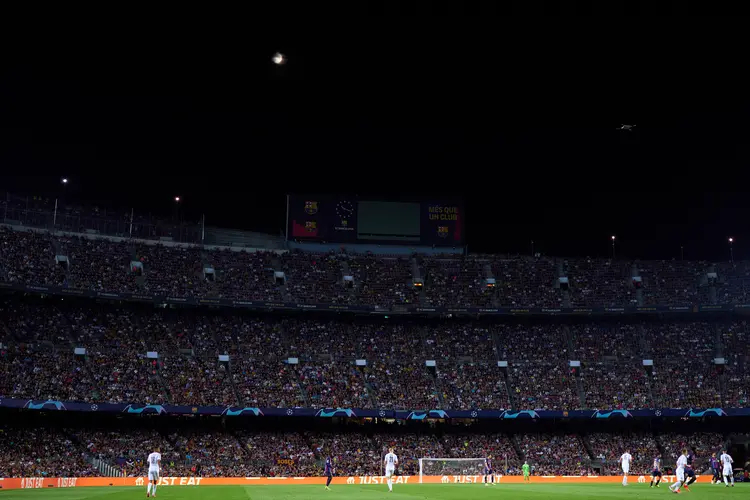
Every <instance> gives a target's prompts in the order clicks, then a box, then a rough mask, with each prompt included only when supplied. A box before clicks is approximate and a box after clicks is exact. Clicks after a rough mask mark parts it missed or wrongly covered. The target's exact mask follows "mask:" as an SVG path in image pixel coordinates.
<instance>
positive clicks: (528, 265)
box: [0, 226, 750, 308]
mask: <svg viewBox="0 0 750 500" xmlns="http://www.w3.org/2000/svg"><path fill="white" fill-rule="evenodd" d="M58 255H63V256H66V257H67V258H68V259H67V262H65V261H60V262H58V261H57V259H56V256H58ZM207 269H208V270H213V272H211V271H208V272H206V270H207ZM709 272H716V274H717V277H716V278H709V275H708V273H709ZM275 273H283V274H284V279H282V280H280V281H279V280H277V279H276V275H275ZM636 275H638V277H640V278H641V279H640V281H635V280H634V279H633V278H634V277H635V276H636ZM344 276H351V277H352V278H353V282H352V285H353V286H351V287H349V286H345V282H344ZM561 277H566V278H568V281H567V283H566V284H565V285H563V284H561V283H560V279H559V278H561ZM415 278H421V279H422V282H423V284H424V286H423V287H421V288H417V287H414V286H413V282H414V279H415ZM488 278H494V279H495V280H496V284H495V286H494V287H487V282H486V280H487V279H488ZM0 280H2V281H6V282H11V283H23V284H28V285H36V286H45V285H56V286H64V287H68V288H79V289H85V290H94V291H98V292H105V291H110V292H143V293H151V294H155V295H166V296H170V297H187V296H194V297H207V298H209V297H210V298H228V299H235V300H257V301H292V302H295V303H300V304H308V303H319V302H323V303H334V304H353V305H356V304H364V305H372V306H379V307H398V306H402V305H423V306H427V307H429V306H433V307H434V306H445V307H508V308H529V307H541V308H559V307H622V306H628V305H645V306H649V305H691V304H697V303H704V304H705V303H714V302H716V303H745V302H747V300H746V299H747V297H750V264H748V263H746V262H741V261H738V262H732V263H719V264H715V265H712V264H709V263H707V262H698V261H683V260H680V261H676V260H672V261H616V260H612V259H594V258H582V259H568V260H565V259H554V258H547V257H521V256H516V257H509V256H488V255H468V256H440V255H438V256H425V255H421V256H416V257H414V258H411V257H394V256H374V255H356V254H346V253H340V252H330V253H303V252H300V251H291V252H286V253H275V252H270V251H257V252H255V251H245V250H242V251H234V250H229V249H218V248H213V247H206V248H202V247H199V246H192V245H187V244H184V245H176V246H173V245H166V244H146V243H144V242H143V241H140V240H131V239H119V240H117V241H115V239H107V238H93V237H92V236H91V235H85V236H83V235H82V236H70V235H68V234H58V235H54V236H53V235H51V234H50V233H47V232H44V231H31V230H21V229H17V228H16V229H11V228H10V227H8V226H4V227H2V228H0ZM709 290H714V292H715V293H713V294H712V293H709Z"/></svg>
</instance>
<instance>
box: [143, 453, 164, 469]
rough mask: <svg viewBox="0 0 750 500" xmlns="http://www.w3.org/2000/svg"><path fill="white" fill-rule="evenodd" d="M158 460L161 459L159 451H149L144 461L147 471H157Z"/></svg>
mask: <svg viewBox="0 0 750 500" xmlns="http://www.w3.org/2000/svg"><path fill="white" fill-rule="evenodd" d="M160 461H161V453H157V452H153V453H151V454H150V455H149V456H148V458H147V459H146V463H148V471H149V472H152V471H154V472H159V462H160Z"/></svg>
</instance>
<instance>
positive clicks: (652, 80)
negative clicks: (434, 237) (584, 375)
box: [0, 35, 750, 259]
mask: <svg viewBox="0 0 750 500" xmlns="http://www.w3.org/2000/svg"><path fill="white" fill-rule="evenodd" d="M387 38H388V37H387V36H385V35H381V36H380V37H379V38H378V39H377V43H375V42H374V41H373V40H372V39H368V37H365V36H363V37H361V39H359V38H353V39H349V40H347V43H343V44H342V43H336V44H331V45H327V46H324V45H323V44H320V45H316V44H314V43H313V42H312V41H311V40H309V39H304V38H302V37H298V38H296V39H295V38H294V37H289V38H287V39H281V40H278V41H275V40H274V41H272V40H270V39H268V40H263V41H261V42H258V43H252V44H249V47H250V48H249V49H247V50H242V51H231V52H224V51H221V50H206V51H201V52H195V51H193V50H191V49H190V48H188V47H181V46H179V45H170V46H165V47H138V48H135V47H124V48H123V47H119V48H117V49H112V50H108V51H107V52H102V53H101V54H98V55H97V54H96V53H89V54H87V55H85V56H83V55H77V54H75V53H70V54H66V55H65V56H64V57H63V56H62V55H60V54H56V55H54V56H52V55H50V56H48V57H38V58H37V57H34V58H28V59H25V60H23V59H22V60H19V61H18V62H17V63H13V64H8V65H5V66H4V67H3V68H2V79H1V80H0V132H2V139H0V140H1V141H2V142H0V191H11V192H14V193H20V194H44V195H47V196H52V197H54V196H56V194H57V193H58V192H59V189H60V187H59V179H60V177H61V176H67V177H69V178H70V179H71V182H70V185H69V187H68V188H66V189H67V192H66V194H65V196H66V197H67V198H69V199H74V200H76V201H78V202H80V203H95V204H98V205H100V206H105V207H110V206H111V207H113V208H124V209H130V208H131V207H134V208H135V210H136V211H144V212H148V211H151V212H153V213H161V214H166V215H169V214H170V213H171V211H172V201H171V200H172V198H173V197H174V196H175V195H180V196H181V197H182V198H183V200H184V208H183V210H184V213H185V215H186V217H193V218H194V219H196V220H197V219H198V218H199V217H200V215H201V214H203V213H205V214H206V218H207V224H213V225H223V226H230V227H242V228H246V229H253V230H260V231H270V232H274V233H277V232H278V231H279V230H280V229H281V228H282V227H283V226H284V217H285V197H284V195H285V193H287V192H289V191H294V192H299V193H304V192H330V193H346V194H352V193H360V194H365V193H366V194H371V195H372V194H378V193H382V194H394V193H401V194H405V195H423V196H429V197H431V198H433V199H434V198H435V197H436V196H441V195H445V196H454V195H457V196H461V197H463V199H464V200H465V204H466V213H467V226H466V232H467V239H468V243H469V248H470V249H471V250H472V251H494V252H503V253H505V252H508V253H514V252H525V253H527V252H529V251H530V241H531V240H532V239H533V240H534V241H535V242H536V249H537V250H538V251H543V252H545V253H548V254H556V255H592V256H605V255H608V254H610V253H611V244H610V243H611V242H610V240H609V238H610V236H611V235H612V234H614V235H617V239H618V254H619V255H622V256H627V257H633V258H672V257H677V258H679V257H680V247H681V246H683V247H684V255H685V258H707V259H725V258H727V257H728V248H727V237H728V236H733V237H735V238H736V243H735V257H736V258H739V257H744V256H745V254H746V253H750V229H749V228H748V227H747V224H746V222H745V221H746V218H747V208H746V205H747V203H748V195H747V193H748V188H747V180H748V175H747V173H746V170H747V165H748V160H750V148H749V146H750V140H749V139H748V137H749V136H748V133H749V132H750V126H749V125H748V118H749V116H748V111H750V98H749V97H748V92H747V89H746V88H744V89H743V88H742V85H743V82H744V81H745V80H744V78H741V77H740V75H741V74H742V72H743V71H744V69H745V68H744V65H743V64H741V63H739V64H738V60H737V59H734V60H732V57H733V56H732V55H730V54H728V53H727V52H726V51H716V50H714V48H713V47H706V46H703V47H690V46H688V45H686V44H684V43H676V42H675V41H665V42H662V43H654V44H652V45H648V46H647V45H645V44H642V43H639V42H638V41H637V40H636V41H630V40H628V39H624V40H621V41H619V42H609V41H604V40H601V39H592V40H580V41H576V42H568V41H565V40H563V39H559V38H555V37H554V36H549V37H545V36H543V35H539V36H536V35H534V36H531V35H529V36H527V37H523V38H515V39H512V40H510V39H500V38H498V39H497V40H495V42H494V43H493V44H489V43H484V42H479V41H476V40H472V41H471V42H469V41H461V42H456V41H455V39H451V41H441V39H439V38H427V37H425V38H420V37H419V36H412V37H410V38H409V39H408V40H405V39H404V40H401V39H399V40H398V41H395V40H394V41H388V40H386V39H387ZM276 50H280V51H282V52H284V53H285V54H286V55H287V57H288V63H287V64H286V65H285V66H281V67H277V66H275V65H273V64H272V62H271V56H272V55H273V53H274V52H275V51H276ZM621 123H635V124H637V129H636V131H635V132H632V133H628V132H620V131H616V130H615V127H616V126H618V125H620V124H621Z"/></svg>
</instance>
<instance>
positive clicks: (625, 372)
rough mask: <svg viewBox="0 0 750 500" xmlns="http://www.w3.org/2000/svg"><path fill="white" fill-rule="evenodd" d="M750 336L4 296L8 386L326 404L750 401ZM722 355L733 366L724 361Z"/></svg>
mask: <svg viewBox="0 0 750 500" xmlns="http://www.w3.org/2000/svg"><path fill="white" fill-rule="evenodd" d="M747 335H748V333H747V324H746V323H745V322H742V321H737V322H725V323H721V324H712V323H706V322H679V323H669V322H641V323H636V324H629V323H622V322H614V323H602V324H595V323H583V324H571V325H565V324H558V323H543V324H534V323H530V322H528V321H526V322H523V323H515V322H510V323H488V322H483V321H429V322H418V321H391V320H384V319H380V320H378V319H367V318H364V319H356V320H355V319H352V318H347V317H342V318H337V319H313V318H306V319H302V318H299V317H291V318H289V317H275V316H265V317H264V316H254V315H237V314H231V313H226V312H217V311H211V310H202V309H156V310H155V309H153V308H143V307H138V306H134V305H112V304H97V305H93V304H88V303H86V302H81V301H76V302H75V303H72V304H68V303H67V301H61V302H54V301H49V300H45V299H35V298H33V297H26V298H19V297H16V296H14V295H7V296H5V297H4V298H3V300H1V301H0V342H1V343H2V344H3V346H4V347H3V349H2V350H1V351H0V352H1V353H2V354H1V356H0V396H5V397H18V398H25V397H30V398H35V399H47V398H51V399H60V400H73V401H84V402H92V403H93V402H113V403H149V404H151V403H153V404H157V403H159V404H161V403H173V404H181V405H196V406H197V405H230V406H234V405H247V406H254V407H255V406H257V407H315V408H325V407H354V408H356V407H364V408H374V407H377V408H395V409H438V408H448V409H450V408H453V409H455V408H462V409H469V408H471V409H491V408H495V409H506V408H520V409H537V410H545V409H546V410H571V409H640V408H654V407H669V408H698V407H704V408H705V407H737V406H739V407H742V406H746V405H747V404H748V387H750V384H749V383H748V381H750V373H749V372H748V368H750V363H748V359H750V358H748V347H747V345H748V344H747ZM74 347H82V348H84V349H85V350H86V352H85V355H75V354H74V353H73V348H74ZM151 351H155V352H157V355H158V358H157V359H151V358H149V357H147V353H148V352H151ZM722 353H726V354H722ZM222 354H226V355H228V356H229V361H219V359H218V357H219V355H222ZM720 354H721V356H723V357H724V358H725V360H726V363H727V364H726V365H716V364H714V357H718V356H719V355H720ZM289 358H297V359H298V363H297V364H294V363H290V362H289ZM643 359H653V360H654V364H653V366H648V367H644V366H643ZM357 360H364V365H362V366H358V365H357V364H356V361H357ZM430 360H433V361H435V363H436V366H435V367H432V366H426V365H427V361H430ZM503 360H504V361H507V363H508V366H507V367H500V366H498V361H503ZM571 360H579V361H581V367H580V368H577V367H571V366H569V365H570V361H571Z"/></svg>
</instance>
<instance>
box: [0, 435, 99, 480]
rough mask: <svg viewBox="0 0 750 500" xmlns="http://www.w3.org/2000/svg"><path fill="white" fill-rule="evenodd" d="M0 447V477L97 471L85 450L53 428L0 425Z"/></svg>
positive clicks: (76, 475) (82, 475)
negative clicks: (0, 451)
mask: <svg viewBox="0 0 750 500" xmlns="http://www.w3.org/2000/svg"><path fill="white" fill-rule="evenodd" d="M0 449H2V450H3V452H2V453H1V454H0V477H87V476H98V475H99V472H98V470H97V469H96V468H95V467H94V466H93V465H92V464H91V462H90V461H89V460H87V458H86V452H85V451H84V450H83V449H81V448H80V447H78V446H76V445H75V444H74V443H73V441H72V440H71V439H70V437H69V436H67V435H66V434H64V433H62V432H59V431H56V430H52V429H44V428H31V427H29V428H10V427H0Z"/></svg>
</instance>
